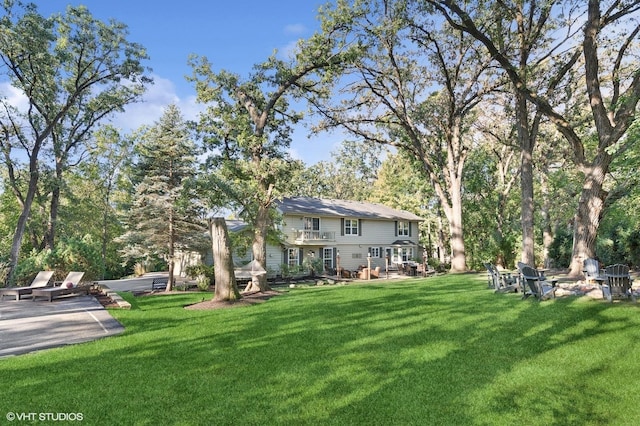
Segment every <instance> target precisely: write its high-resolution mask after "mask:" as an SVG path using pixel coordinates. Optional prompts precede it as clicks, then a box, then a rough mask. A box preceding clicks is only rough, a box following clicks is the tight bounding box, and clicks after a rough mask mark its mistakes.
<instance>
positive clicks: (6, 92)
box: [0, 81, 29, 111]
mask: <svg viewBox="0 0 640 426" xmlns="http://www.w3.org/2000/svg"><path fill="white" fill-rule="evenodd" d="M0 96H2V97H4V98H5V99H6V100H7V103H8V104H9V105H12V106H14V107H15V108H17V109H18V110H20V111H26V110H27V107H28V106H29V99H28V98H27V97H26V95H25V94H24V92H22V90H18V89H16V88H15V87H13V86H12V85H11V84H10V83H9V82H6V81H5V82H2V83H0Z"/></svg>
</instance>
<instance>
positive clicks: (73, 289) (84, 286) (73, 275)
mask: <svg viewBox="0 0 640 426" xmlns="http://www.w3.org/2000/svg"><path fill="white" fill-rule="evenodd" d="M83 277H84V272H69V273H68V274H67V276H66V277H65V279H64V280H62V281H57V282H56V284H57V285H56V286H55V287H48V288H37V289H34V290H33V291H32V292H31V300H32V301H35V300H36V298H37V297H46V298H47V300H48V301H49V302H52V301H53V299H55V298H57V297H59V296H65V295H68V294H89V288H90V284H88V283H82V278H83Z"/></svg>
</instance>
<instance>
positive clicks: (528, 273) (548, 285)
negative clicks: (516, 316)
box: [518, 264, 556, 301]
mask: <svg viewBox="0 0 640 426" xmlns="http://www.w3.org/2000/svg"><path fill="white" fill-rule="evenodd" d="M518 266H519V267H520V268H519V269H520V275H521V280H522V286H523V296H522V298H523V299H525V298H527V297H529V296H534V297H535V298H536V299H538V300H539V301H542V300H545V299H554V298H555V297H556V287H555V282H552V281H549V280H547V278H546V277H545V276H544V275H542V274H541V273H539V272H538V271H537V270H535V269H533V268H532V267H530V266H528V265H524V264H522V265H518Z"/></svg>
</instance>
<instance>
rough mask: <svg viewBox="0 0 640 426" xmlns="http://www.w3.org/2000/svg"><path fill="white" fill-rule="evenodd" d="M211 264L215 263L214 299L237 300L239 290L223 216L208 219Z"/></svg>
mask: <svg viewBox="0 0 640 426" xmlns="http://www.w3.org/2000/svg"><path fill="white" fill-rule="evenodd" d="M210 227H211V243H212V250H213V264H214V265H215V269H214V273H215V282H216V289H215V297H214V299H215V300H238V299H240V298H241V297H242V296H240V292H239V291H238V286H237V284H236V276H235V273H234V270H233V258H232V257H231V250H230V249H229V246H230V244H229V233H228V232H227V225H226V223H225V221H224V218H221V217H214V218H213V219H211V221H210Z"/></svg>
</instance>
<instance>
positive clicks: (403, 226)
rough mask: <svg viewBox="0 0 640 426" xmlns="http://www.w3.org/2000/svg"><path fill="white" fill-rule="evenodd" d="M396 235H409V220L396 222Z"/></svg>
mask: <svg viewBox="0 0 640 426" xmlns="http://www.w3.org/2000/svg"><path fill="white" fill-rule="evenodd" d="M398 235H399V236H404V237H409V236H410V235H411V232H409V222H398Z"/></svg>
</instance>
